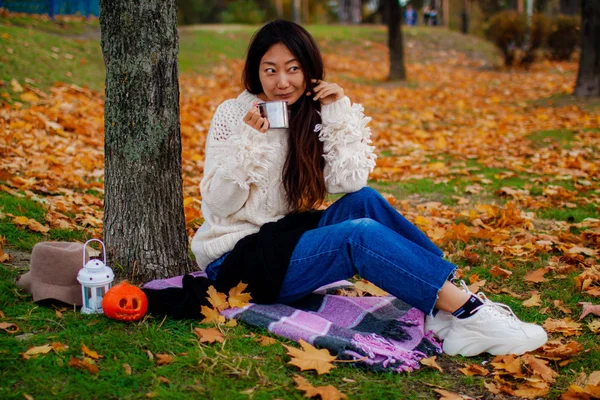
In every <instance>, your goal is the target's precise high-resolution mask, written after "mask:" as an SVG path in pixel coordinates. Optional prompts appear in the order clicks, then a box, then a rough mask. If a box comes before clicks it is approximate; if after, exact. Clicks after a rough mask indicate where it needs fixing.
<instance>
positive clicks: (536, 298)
mask: <svg viewBox="0 0 600 400" xmlns="http://www.w3.org/2000/svg"><path fill="white" fill-rule="evenodd" d="M522 304H523V307H540V306H541V305H542V299H541V298H540V294H539V293H538V292H532V294H531V297H530V298H529V299H528V300H525V301H524V302H523V303H522Z"/></svg>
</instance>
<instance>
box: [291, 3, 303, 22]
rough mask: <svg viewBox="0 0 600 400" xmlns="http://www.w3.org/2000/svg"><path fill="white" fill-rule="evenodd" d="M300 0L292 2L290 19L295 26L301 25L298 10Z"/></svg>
mask: <svg viewBox="0 0 600 400" xmlns="http://www.w3.org/2000/svg"><path fill="white" fill-rule="evenodd" d="M300 2H301V0H292V17H293V19H294V22H295V23H297V24H301V23H302V20H301V17H302V16H301V15H300V13H301V11H300V9H301V8H302V4H300Z"/></svg>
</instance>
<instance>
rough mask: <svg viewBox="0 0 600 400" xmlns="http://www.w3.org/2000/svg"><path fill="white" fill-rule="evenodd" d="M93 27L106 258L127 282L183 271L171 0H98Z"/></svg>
mask: <svg viewBox="0 0 600 400" xmlns="http://www.w3.org/2000/svg"><path fill="white" fill-rule="evenodd" d="M100 28H101V45H102V52H103V55H104V63H105V65H106V96H105V105H104V135H105V142H104V150H105V176H104V179H105V182H104V188H105V194H104V240H105V244H106V247H107V251H108V258H109V260H110V262H109V264H110V265H111V266H113V268H115V267H117V268H116V272H120V275H122V276H124V277H127V278H129V279H132V280H134V281H148V280H151V279H155V278H165V277H168V276H173V275H179V274H183V273H186V272H189V271H190V270H191V261H190V259H189V256H188V238H187V233H186V229H185V217H184V213H183V189H182V186H183V184H182V178H181V135H180V126H179V83H178V65H177V53H178V37H177V7H176V5H175V0H145V1H141V2H137V1H136V2H132V1H129V0H101V1H100ZM120 269H121V270H120Z"/></svg>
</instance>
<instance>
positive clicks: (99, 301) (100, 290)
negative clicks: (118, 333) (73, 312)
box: [94, 287, 104, 310]
mask: <svg viewBox="0 0 600 400" xmlns="http://www.w3.org/2000/svg"><path fill="white" fill-rule="evenodd" d="M103 297H104V287H97V288H96V302H97V303H96V304H95V305H94V306H95V307H94V308H95V309H97V310H100V309H101V308H102V298H103Z"/></svg>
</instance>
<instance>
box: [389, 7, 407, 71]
mask: <svg viewBox="0 0 600 400" xmlns="http://www.w3.org/2000/svg"><path fill="white" fill-rule="evenodd" d="M386 8H387V16H388V20H387V25H388V47H389V49H390V75H389V78H388V79H389V80H391V81H403V80H406V69H405V67H404V43H403V39H402V8H400V4H399V3H398V0H386Z"/></svg>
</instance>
